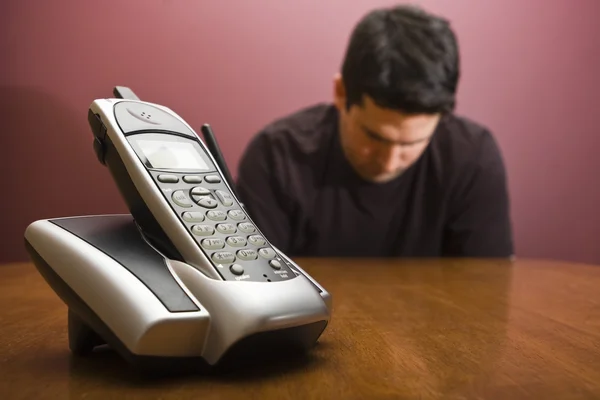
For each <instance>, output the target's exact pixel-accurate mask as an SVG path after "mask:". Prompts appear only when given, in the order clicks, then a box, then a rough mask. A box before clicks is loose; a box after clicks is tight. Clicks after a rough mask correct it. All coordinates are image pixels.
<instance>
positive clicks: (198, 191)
mask: <svg viewBox="0 0 600 400" xmlns="http://www.w3.org/2000/svg"><path fill="white" fill-rule="evenodd" d="M209 194H210V190H208V189H207V188H205V187H202V186H195V187H193V188H192V196H207V195H209Z"/></svg>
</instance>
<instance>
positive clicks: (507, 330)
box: [0, 259, 600, 400]
mask: <svg viewBox="0 0 600 400" xmlns="http://www.w3.org/2000/svg"><path fill="white" fill-rule="evenodd" d="M297 261H298V262H299V263H300V265H301V266H302V267H304V268H305V269H306V270H307V272H309V273H310V274H312V275H313V276H314V277H315V278H316V279H317V280H318V281H319V282H320V283H322V284H323V285H324V286H325V287H326V288H327V289H328V290H329V291H330V292H331V293H332V295H333V304H334V306H333V318H332V321H331V323H330V325H329V327H328V328H327V330H326V331H325V333H324V335H323V337H322V338H321V340H320V343H319V344H318V345H317V346H316V347H315V348H314V349H313V350H312V351H311V352H310V353H309V354H307V356H306V357H301V358H294V359H289V360H279V361H277V362H272V363H260V362H259V363H258V364H257V365H256V366H255V367H253V368H251V369H240V370H233V371H229V372H228V373H226V374H221V375H219V374H215V375H184V376H173V377H168V378H162V379H157V378H154V379H148V378H146V377H141V376H139V375H138V374H136V373H135V372H134V371H132V370H131V369H130V368H129V367H128V365H127V364H125V363H124V361H122V360H121V359H120V358H119V357H117V356H116V355H115V353H113V352H111V351H108V352H100V353H98V354H95V355H93V356H91V357H89V358H77V357H74V356H72V355H71V354H70V353H69V350H68V343H67V320H66V318H67V308H66V306H65V305H64V304H63V303H62V302H61V301H60V300H59V299H58V297H57V296H56V295H55V294H54V292H53V291H52V290H51V289H50V288H49V287H48V286H47V284H46V283H45V282H44V281H43V279H42V278H41V276H40V275H39V274H38V273H37V271H36V270H35V269H34V268H33V266H32V265H31V264H12V265H2V266H0V285H1V286H0V327H1V328H0V329H1V335H0V398H1V399H5V400H6V399H115V398H127V399H237V398H240V399H287V398H293V399H338V398H339V399H510V400H516V399H600V267H597V266H587V265H580V264H570V263H561V262H550V261H529V260H517V261H513V262H510V261H489V260H488V261H479V260H371V259H358V260H357V259H352V260H343V259H333V260H329V259H301V260H297Z"/></svg>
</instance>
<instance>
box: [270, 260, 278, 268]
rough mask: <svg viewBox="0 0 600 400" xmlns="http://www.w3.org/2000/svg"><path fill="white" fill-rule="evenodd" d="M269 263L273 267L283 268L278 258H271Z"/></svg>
mask: <svg viewBox="0 0 600 400" xmlns="http://www.w3.org/2000/svg"><path fill="white" fill-rule="evenodd" d="M269 265H270V266H271V268H273V269H281V263H280V262H279V261H277V260H271V261H269Z"/></svg>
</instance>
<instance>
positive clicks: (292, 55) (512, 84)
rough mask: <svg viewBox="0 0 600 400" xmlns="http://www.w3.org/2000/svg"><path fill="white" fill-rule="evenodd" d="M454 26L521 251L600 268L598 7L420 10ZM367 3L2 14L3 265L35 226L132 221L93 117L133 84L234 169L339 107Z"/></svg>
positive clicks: (110, 4)
mask: <svg viewBox="0 0 600 400" xmlns="http://www.w3.org/2000/svg"><path fill="white" fill-rule="evenodd" d="M420 3H422V4H423V5H425V6H426V7H428V8H429V9H431V10H434V11H437V12H441V13H444V14H445V15H447V16H448V17H449V18H451V19H452V20H453V21H454V24H455V26H456V29H457V32H458V35H459V38H460V40H461V44H462V51H463V60H464V64H463V66H464V78H463V81H462V85H461V87H460V99H459V101H460V102H459V104H460V105H459V111H460V112H462V113H465V114H468V115H469V116H471V117H474V118H476V119H479V120H481V121H483V122H485V123H486V124H488V125H489V126H490V127H491V128H492V129H493V130H494V131H495V133H496V135H497V138H498V140H499V142H500V145H501V147H502V149H503V150H504V154H505V158H506V162H507V165H508V170H509V174H510V189H511V194H512V203H513V217H514V226H515V234H516V241H517V251H518V255H520V256H521V257H552V258H561V259H569V260H575V261H587V262H598V263H600V246H599V245H598V239H597V238H598V237H600V213H599V211H598V204H600V186H599V185H598V184H597V175H598V173H599V172H600V158H599V157H597V156H596V153H597V150H596V149H597V148H598V145H599V144H600V143H599V142H600V141H599V135H598V134H597V130H598V128H597V126H598V122H599V119H600V117H599V114H600V100H599V99H598V92H599V89H600V82H599V79H598V72H599V71H600V44H599V40H600V39H599V38H600V28H599V26H600V25H599V24H597V21H596V20H595V19H596V18H597V16H598V15H600V2H598V1H594V0H588V1H585V0H579V1H570V0H553V1H542V0H539V1H536V0H528V1H522V0H509V1H507V0H487V1H480V0H471V1H467V0H462V1H458V0H455V1H451V2H450V1H443V0H429V1H421V2H420ZM384 4H391V2H389V1H387V2H386V1H375V0H372V1H359V0H326V1H323V0H288V1H274V0H254V1H247V0H227V1H222V0H202V1H191V0H128V1H120V0H119V1H117V0H110V1H106V0H105V1H102V2H89V1H75V0H71V1H66V0H54V1H42V0H39V1H27V2H25V1H19V0H4V1H2V2H1V5H0V62H1V64H0V66H1V70H0V104H1V107H0V110H1V114H0V117H1V121H2V125H1V126H2V132H1V134H0V141H1V142H0V144H1V146H2V147H1V148H2V152H3V157H2V158H1V163H2V164H1V166H2V187H3V189H4V190H3V191H2V193H3V196H2V203H1V205H0V206H1V207H0V226H1V228H0V229H1V230H2V231H1V232H2V238H1V239H2V242H0V243H1V245H0V246H1V253H0V262H6V261H13V260H24V259H26V254H25V252H24V248H23V239H22V235H23V231H24V229H25V227H26V226H27V224H28V223H29V222H31V221H33V220H35V219H39V218H49V217H58V216H68V215H80V214H101V213H119V212H126V209H125V207H124V205H123V202H122V200H121V198H120V197H119V195H118V193H117V191H116V189H115V187H114V185H113V183H112V181H111V180H110V178H109V176H108V173H107V171H106V170H105V169H103V168H102V167H101V166H100V165H99V164H98V163H97V161H96V159H95V157H94V154H93V151H92V147H91V133H90V130H89V128H88V126H87V122H86V116H87V114H86V112H87V107H88V105H89V104H90V102H91V101H92V100H93V99H95V98H98V97H105V96H110V95H111V88H112V87H113V86H115V85H127V86H131V87H132V88H133V89H134V90H135V91H136V92H137V93H138V94H139V95H140V96H141V97H142V98H143V99H145V100H149V101H155V102H159V103H163V104H165V105H167V106H169V107H171V108H173V109H174V110H176V111H177V112H178V113H180V114H181V115H182V116H183V117H184V118H185V119H186V120H187V121H188V122H190V123H191V124H192V125H193V126H195V127H200V125H201V124H202V123H204V122H209V123H211V124H212V125H213V127H214V128H215V131H216V133H217V135H218V137H219V139H220V141H221V144H222V147H223V150H224V153H225V156H226V159H227V161H228V162H229V164H230V167H231V169H232V172H234V171H235V169H236V166H237V161H238V159H239V156H240V153H241V151H242V149H243V148H244V146H245V145H246V143H247V142H248V140H249V138H250V136H251V135H252V134H253V133H254V132H255V131H256V130H257V129H258V128H259V127H260V126H261V125H263V124H265V123H267V122H268V121H269V120H270V119H272V118H274V117H278V116H280V115H282V114H283V113H286V112H289V111H292V110H294V109H296V108H298V107H302V106H304V105H307V104H309V103H312V102H315V101H321V100H328V99H330V97H331V88H332V86H331V78H332V75H333V74H334V72H336V69H337V68H338V65H339V63H340V59H341V56H342V53H343V48H344V45H345V43H346V39H347V36H348V34H349V31H350V29H351V28H352V26H353V24H354V23H355V22H356V20H357V19H358V18H359V17H360V16H361V15H362V14H363V13H364V12H365V11H366V10H368V9H369V8H370V7H373V6H379V5H384Z"/></svg>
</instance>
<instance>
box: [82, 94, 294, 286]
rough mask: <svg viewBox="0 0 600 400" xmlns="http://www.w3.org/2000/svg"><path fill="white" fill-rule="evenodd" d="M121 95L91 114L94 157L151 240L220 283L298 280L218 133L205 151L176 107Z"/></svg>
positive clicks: (96, 105)
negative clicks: (253, 208) (253, 210)
mask: <svg viewBox="0 0 600 400" xmlns="http://www.w3.org/2000/svg"><path fill="white" fill-rule="evenodd" d="M114 93H115V95H116V97H117V98H115V99H98V100H95V101H94V102H93V103H92V104H91V106H90V108H89V113H88V122H89V124H90V127H91V130H92V132H93V135H94V150H95V153H96V156H97V157H98V160H99V161H100V162H101V163H102V164H103V165H105V166H106V167H108V170H109V171H110V173H111V175H112V178H113V179H114V181H115V182H116V184H117V187H118V189H119V192H120V194H121V195H122V197H123V199H124V200H125V203H126V204H127V207H128V209H129V211H130V213H131V215H132V216H133V218H134V220H135V222H136V224H137V225H138V227H139V230H140V231H141V233H142V235H143V236H144V237H145V238H146V239H147V241H148V242H149V243H150V244H151V245H152V246H153V247H154V248H155V249H156V250H157V251H159V252H160V253H162V254H163V255H164V256H165V257H167V258H169V259H173V260H177V261H181V262H185V263H187V264H189V265H191V266H193V267H195V268H196V269H198V270H199V271H201V272H202V273H204V274H205V275H206V276H207V277H210V278H213V279H216V280H225V281H242V282H247V281H251V282H278V281H285V280H290V279H293V278H295V277H296V272H297V270H296V269H294V265H293V264H292V263H291V260H290V259H289V258H287V257H285V255H282V254H280V252H279V251H277V249H276V248H275V247H274V246H273V245H272V244H271V243H270V242H269V241H268V240H267V238H265V236H264V235H263V234H262V233H261V231H260V229H259V228H258V227H257V226H256V225H255V224H254V222H253V221H252V219H251V218H250V216H249V215H248V213H247V212H246V210H245V209H244V207H243V204H241V202H240V200H239V199H238V198H237V196H236V194H235V191H234V189H233V182H232V180H231V176H230V174H229V171H228V169H227V167H226V165H225V162H224V161H223V158H222V155H221V153H220V151H219V149H218V145H217V144H216V139H215V138H214V135H213V133H212V131H211V128H210V126H209V125H207V124H205V125H203V126H202V130H201V132H202V134H203V136H204V139H205V141H206V144H205V143H204V142H203V141H201V140H200V138H199V136H198V135H197V134H196V132H195V131H194V130H193V129H192V128H191V127H190V126H189V125H188V124H187V123H186V122H185V121H184V120H183V119H182V118H181V117H180V116H179V115H177V114H176V113H175V112H174V111H172V110H170V109H169V108H167V107H165V106H162V105H159V104H154V103H150V102H146V101H140V100H139V98H137V96H136V95H135V94H134V93H133V92H132V91H131V90H130V89H129V88H126V87H116V88H115V91H114ZM209 147H210V149H209Z"/></svg>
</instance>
